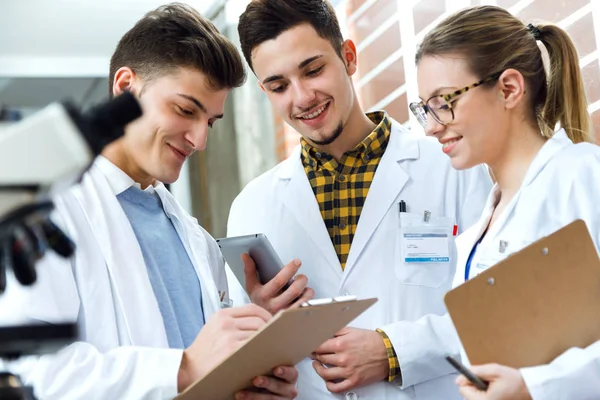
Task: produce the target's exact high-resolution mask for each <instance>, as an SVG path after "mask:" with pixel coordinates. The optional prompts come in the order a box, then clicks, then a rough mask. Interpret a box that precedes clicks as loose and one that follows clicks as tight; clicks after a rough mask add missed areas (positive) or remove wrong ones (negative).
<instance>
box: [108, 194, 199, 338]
mask: <svg viewBox="0 0 600 400" xmlns="http://www.w3.org/2000/svg"><path fill="white" fill-rule="evenodd" d="M117 200H119V203H121V207H123V211H125V214H126V215H127V218H128V219H129V222H130V223H131V226H132V228H133V232H134V233H135V236H136V238H137V240H138V242H139V245H140V248H141V249H142V254H143V256H144V261H145V263H146V268H147V270H148V277H149V278H150V283H151V285H152V289H153V291H154V295H155V296H156V300H157V301H158V307H159V308H160V313H161V315H162V318H163V321H164V324H165V330H166V332H167V338H168V341H169V347H170V348H174V349H184V348H187V347H189V346H190V345H191V344H192V343H193V341H194V339H195V338H196V336H197V335H198V333H199V332H200V329H201V328H202V326H204V313H203V311H202V288H201V285H200V280H199V279H198V275H197V274H196V270H195V268H194V265H193V264H192V262H191V260H190V257H189V255H188V253H187V251H186V250H185V247H184V245H183V243H182V242H181V239H180V238H179V235H178V234H177V231H176V230H175V226H174V225H173V223H172V222H171V220H170V219H169V217H168V216H167V214H166V213H165V211H164V209H163V207H162V202H161V200H160V197H159V196H158V194H157V193H156V192H155V191H143V190H141V189H139V188H138V187H136V186H131V187H130V188H129V189H127V190H125V191H124V192H122V193H120V194H119V195H117ZM132 290H133V289H132ZM148 329H152V327H150V326H149V327H148Z"/></svg>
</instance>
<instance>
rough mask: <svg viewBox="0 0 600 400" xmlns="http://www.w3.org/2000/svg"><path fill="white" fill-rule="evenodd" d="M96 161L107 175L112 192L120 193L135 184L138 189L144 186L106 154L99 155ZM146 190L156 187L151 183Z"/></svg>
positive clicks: (149, 190) (152, 189)
mask: <svg viewBox="0 0 600 400" xmlns="http://www.w3.org/2000/svg"><path fill="white" fill-rule="evenodd" d="M94 163H95V165H96V167H97V168H98V169H99V170H100V171H101V172H102V174H103V175H104V176H105V177H106V181H107V182H108V185H109V186H110V188H111V189H112V192H113V194H114V195H115V196H118V195H120V194H121V193H123V192H124V191H126V190H127V189H129V188H130V187H132V186H135V187H137V188H138V189H141V188H142V185H140V184H139V183H137V182H136V181H134V180H133V179H132V178H131V177H130V176H129V175H127V174H126V173H125V172H124V171H123V170H122V169H121V168H119V167H117V166H116V165H115V164H114V163H113V162H112V161H110V160H109V159H108V158H106V157H104V156H98V158H96V160H95V161H94ZM155 186H156V185H155ZM145 191H148V192H153V191H154V187H153V186H152V185H150V186H148V187H147V188H146V189H145Z"/></svg>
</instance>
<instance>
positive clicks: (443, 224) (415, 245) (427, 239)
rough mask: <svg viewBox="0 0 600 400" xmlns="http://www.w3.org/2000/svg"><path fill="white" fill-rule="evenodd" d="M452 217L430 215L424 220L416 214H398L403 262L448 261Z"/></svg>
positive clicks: (452, 223)
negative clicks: (427, 219)
mask: <svg viewBox="0 0 600 400" xmlns="http://www.w3.org/2000/svg"><path fill="white" fill-rule="evenodd" d="M453 226H454V221H453V220H452V218H446V217H438V218H435V217H431V218H429V221H428V222H425V221H424V219H423V216H420V215H418V214H408V213H401V214H400V235H401V244H400V246H401V252H402V260H403V261H404V263H417V264H432V263H433V264H437V263H449V262H450V238H451V237H452V228H453Z"/></svg>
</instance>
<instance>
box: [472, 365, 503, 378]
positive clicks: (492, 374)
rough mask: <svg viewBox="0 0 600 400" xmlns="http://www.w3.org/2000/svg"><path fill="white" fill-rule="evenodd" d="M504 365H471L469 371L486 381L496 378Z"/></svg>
mask: <svg viewBox="0 0 600 400" xmlns="http://www.w3.org/2000/svg"><path fill="white" fill-rule="evenodd" d="M503 368H506V367H502V366H500V365H498V364H483V365H473V366H472V367H471V371H473V373H474V374H475V375H477V376H478V377H480V378H481V379H484V380H486V381H491V380H494V379H495V378H498V377H499V376H500V374H501V373H502V369H503Z"/></svg>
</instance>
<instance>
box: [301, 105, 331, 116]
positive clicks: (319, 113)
mask: <svg viewBox="0 0 600 400" xmlns="http://www.w3.org/2000/svg"><path fill="white" fill-rule="evenodd" d="M325 107H327V104H325V105H324V106H323V107H321V108H319V109H318V110H317V111H315V112H314V113H312V114H308V115H305V116H304V117H300V118H302V119H313V118H316V117H318V116H319V115H321V113H322V112H323V111H325Z"/></svg>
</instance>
